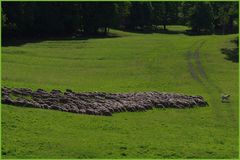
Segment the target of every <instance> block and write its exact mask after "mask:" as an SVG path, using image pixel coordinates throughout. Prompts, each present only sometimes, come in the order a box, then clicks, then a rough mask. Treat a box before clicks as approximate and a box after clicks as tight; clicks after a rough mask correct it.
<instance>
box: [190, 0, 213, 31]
mask: <svg viewBox="0 0 240 160" xmlns="http://www.w3.org/2000/svg"><path fill="white" fill-rule="evenodd" d="M213 18H214V17H213V10H212V7H211V4H210V3H209V2H198V3H195V4H194V6H193V7H192V8H191V10H190V16H189V25H190V26H191V27H192V30H193V31H195V32H197V33H200V32H201V31H204V32H210V33H211V32H212V31H213V27H214V26H213Z"/></svg>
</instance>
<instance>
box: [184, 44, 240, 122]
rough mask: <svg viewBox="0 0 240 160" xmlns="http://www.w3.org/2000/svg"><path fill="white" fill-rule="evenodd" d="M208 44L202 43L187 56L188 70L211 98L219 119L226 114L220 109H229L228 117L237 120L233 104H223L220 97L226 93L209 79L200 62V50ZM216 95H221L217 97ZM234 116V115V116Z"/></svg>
mask: <svg viewBox="0 0 240 160" xmlns="http://www.w3.org/2000/svg"><path fill="white" fill-rule="evenodd" d="M205 43H206V41H204V40H203V41H200V42H198V43H196V44H194V45H197V48H196V49H195V50H194V52H192V51H189V52H188V54H187V59H188V69H189V72H190V74H191V76H192V78H193V79H194V80H195V81H196V82H198V83H199V84H200V85H202V86H203V88H204V90H205V91H206V93H207V94H208V95H209V97H210V104H211V105H212V106H214V107H213V109H214V112H215V114H216V116H217V117H218V118H221V117H222V116H224V115H225V114H226V113H221V112H219V111H218V110H219V107H227V108H229V109H227V114H228V117H230V118H233V119H234V120H236V115H235V114H234V110H233V108H232V107H233V106H231V103H224V104H223V103H221V100H220V95H221V94H222V93H224V91H223V90H222V89H221V88H220V87H219V86H218V85H217V84H216V83H214V82H213V81H212V80H211V79H209V77H208V75H207V74H206V71H205V70H204V67H203V65H202V62H201V60H200V49H201V47H202V46H203V45H204V44H205ZM216 95H217V96H218V95H219V99H218V97H216ZM233 114H234V115H233ZM225 116H226V115H225Z"/></svg>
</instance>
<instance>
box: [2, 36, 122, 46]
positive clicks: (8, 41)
mask: <svg viewBox="0 0 240 160" xmlns="http://www.w3.org/2000/svg"><path fill="white" fill-rule="evenodd" d="M118 37H121V36H119V35H117V34H112V33H109V34H107V35H103V34H99V35H94V36H66V37H64V36H63V37H25V38H4V37H3V38H2V46H3V47H8V46H22V45H24V44H26V43H39V42H43V41H64V40H79V41H81V40H88V39H100V38H101V39H103V38H118Z"/></svg>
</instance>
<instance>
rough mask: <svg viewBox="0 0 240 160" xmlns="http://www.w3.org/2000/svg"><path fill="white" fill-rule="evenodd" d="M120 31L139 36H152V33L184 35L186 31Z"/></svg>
mask: <svg viewBox="0 0 240 160" xmlns="http://www.w3.org/2000/svg"><path fill="white" fill-rule="evenodd" d="M121 31H124V32H130V33H139V34H153V33H161V34H185V32H186V31H174V30H168V29H166V30H164V29H158V30H153V29H152V30H151V29H121Z"/></svg>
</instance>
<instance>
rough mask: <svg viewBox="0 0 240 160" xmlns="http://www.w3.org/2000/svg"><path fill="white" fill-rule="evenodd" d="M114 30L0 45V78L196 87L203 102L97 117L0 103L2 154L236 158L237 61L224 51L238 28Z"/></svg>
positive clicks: (191, 90) (60, 85) (25, 82)
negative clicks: (195, 32)
mask: <svg viewBox="0 0 240 160" xmlns="http://www.w3.org/2000/svg"><path fill="white" fill-rule="evenodd" d="M168 29H169V30H170V31H171V30H172V29H174V31H175V30H177V31H181V30H182V29H186V27H185V26H169V27H168ZM110 33H111V34H115V35H118V36H119V38H97V39H86V40H49V41H41V42H32V43H26V44H22V45H19V46H8V47H3V48H2V86H5V85H6V86H9V87H29V88H32V89H37V88H43V89H46V90H51V89H61V90H65V89H66V88H70V89H72V90H74V91H82V92H86V91H105V92H134V91H138V92H139V91H160V92H179V93H185V94H193V95H202V96H203V97H204V98H205V99H206V100H207V101H208V102H209V104H210V105H209V107H206V108H194V109H184V110H178V109H166V110H160V109H155V110H150V111H147V112H135V113H133V112H126V113H116V114H114V115H113V116H112V117H100V116H89V115H79V114H72V113H64V112H60V111H50V110H44V109H35V108H24V107H23V108H21V107H14V106H8V105H2V158H15V159H20V158H57V159H60V158H164V159H167V158H210V159H216V158H222V159H223V158H229V159H236V158H237V157H238V155H239V148H238V140H239V137H238V128H239V124H238V113H239V112H238V104H239V103H238V99H239V93H238V91H239V89H238V87H236V86H238V85H239V81H238V77H239V76H238V72H239V69H238V64H236V63H232V62H231V61H228V60H226V59H225V55H223V54H221V48H231V47H232V45H233V44H232V43H231V42H230V40H232V39H234V38H235V37H236V36H237V35H224V36H222V35H221V36H220V35H218V36H217V35H211V36H209V35H208V36H188V35H184V34H171V35H169V34H159V33H153V34H135V33H129V32H122V31H118V30H110ZM196 53H199V56H196V55H198V54H196ZM192 72H193V73H194V74H195V76H196V77H198V79H200V81H197V80H195V79H194V78H195V77H194V76H193V75H191V73H192ZM221 92H225V93H228V94H231V98H230V103H221V101H220V95H221Z"/></svg>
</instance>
